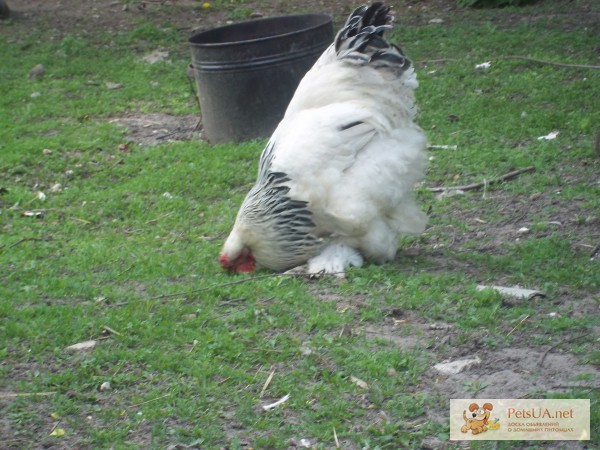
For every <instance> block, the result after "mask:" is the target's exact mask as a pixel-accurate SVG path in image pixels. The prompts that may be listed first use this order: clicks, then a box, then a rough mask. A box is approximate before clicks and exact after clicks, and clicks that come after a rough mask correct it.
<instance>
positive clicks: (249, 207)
mask: <svg viewBox="0 0 600 450" xmlns="http://www.w3.org/2000/svg"><path fill="white" fill-rule="evenodd" d="M274 148H275V141H274V140H273V139H272V140H271V141H269V143H268V144H267V146H266V147H265V149H264V151H263V153H262V155H261V158H260V161H259V170H258V179H257V181H256V183H255V185H254V186H253V187H252V189H251V190H250V192H249V193H248V195H247V196H246V199H245V200H244V203H243V204H242V207H241V212H242V214H243V218H244V220H245V221H247V222H249V223H251V224H252V225H253V226H255V227H258V229H262V230H264V231H265V236H272V237H274V242H272V243H270V244H271V246H272V248H273V253H274V254H277V255H279V257H280V258H282V259H286V260H289V261H290V264H292V262H295V261H297V260H298V259H308V257H310V256H312V255H313V254H314V253H315V251H316V250H315V249H318V248H320V246H321V240H320V239H319V238H317V237H316V236H315V235H314V234H313V231H314V228H315V224H314V222H313V220H312V212H311V211H310V209H309V205H308V202H306V201H302V200H295V199H292V198H291V197H290V196H289V195H288V194H289V191H290V187H289V182H290V179H289V177H288V176H287V174H285V173H283V172H275V171H272V170H271V163H272V161H273V155H274ZM282 265H284V266H285V265H287V264H286V263H285V262H282Z"/></svg>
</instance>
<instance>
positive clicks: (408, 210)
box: [224, 45, 427, 272]
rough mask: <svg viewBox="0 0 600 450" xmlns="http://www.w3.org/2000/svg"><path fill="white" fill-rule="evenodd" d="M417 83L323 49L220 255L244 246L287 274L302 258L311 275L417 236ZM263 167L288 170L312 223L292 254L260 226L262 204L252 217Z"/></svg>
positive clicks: (390, 252)
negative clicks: (301, 244)
mask: <svg viewBox="0 0 600 450" xmlns="http://www.w3.org/2000/svg"><path fill="white" fill-rule="evenodd" d="M417 86H418V83H417V79H416V75H415V73H414V70H413V68H412V67H408V69H406V68H402V69H400V68H397V67H394V66H389V67H388V66H386V65H385V64H384V65H377V64H365V63H362V62H360V61H359V62H355V61H352V60H348V59H342V58H340V57H339V51H338V52H336V49H335V47H334V45H332V46H331V47H330V48H329V49H328V50H326V51H325V53H324V54H323V55H322V56H321V57H320V58H319V60H318V61H317V62H316V64H315V65H314V66H313V68H312V69H311V70H310V71H309V72H308V73H307V74H306V76H305V77H304V79H303V80H302V82H301V83H300V85H299V87H298V89H297V91H296V93H295V94H294V97H293V99H292V101H291V102H290V105H289V107H288V109H287V111H286V114H285V116H284V118H283V120H282V121H281V123H280V124H279V126H278V127H277V129H276V131H275V132H274V134H273V136H272V138H271V141H270V143H269V146H267V148H266V149H265V152H264V154H263V156H262V159H261V170H260V171H259V180H258V181H257V186H258V187H257V186H255V188H254V190H253V191H251V193H250V194H249V198H250V197H253V198H252V201H250V200H249V199H248V198H247V199H246V201H245V202H244V204H243V205H242V208H241V209H240V212H239V213H238V218H237V220H236V224H235V226H234V229H233V231H232V233H231V236H230V237H229V239H228V241H227V242H226V244H225V247H224V252H233V253H235V252H237V251H238V248H237V247H239V246H240V245H243V246H245V247H247V248H250V249H251V250H252V253H253V255H254V257H255V258H256V261H257V262H258V264H259V265H262V266H265V267H268V268H271V269H274V270H285V269H289V268H290V267H292V266H294V265H298V264H303V263H306V262H308V269H309V271H311V272H319V271H325V272H340V271H341V272H343V270H344V269H345V268H346V267H348V266H349V265H360V264H361V263H362V258H361V255H362V256H364V257H365V258H367V259H371V260H374V261H376V262H383V261H387V260H390V259H392V258H393V257H394V255H395V253H396V249H397V246H398V237H399V235H401V234H407V233H420V232H422V231H423V230H424V228H425V224H426V215H425V214H424V213H423V212H422V211H421V210H420V209H419V207H418V206H417V205H416V203H415V201H414V198H413V195H412V189H413V186H414V184H415V183H416V182H418V181H419V180H421V179H422V178H423V176H424V171H425V166H426V161H427V158H426V155H425V153H424V149H425V147H426V137H425V135H424V133H423V131H422V130H421V129H420V128H419V127H418V126H417V125H415V124H414V122H413V119H414V116H415V113H416V108H415V104H414V96H413V91H414V89H415V88H416V87H417ZM267 169H268V171H269V172H274V173H283V174H285V175H286V176H287V180H286V181H285V183H284V185H285V187H287V188H289V191H288V192H287V197H289V198H290V199H292V200H297V201H301V202H306V205H307V208H308V210H309V211H310V214H311V217H312V222H313V225H314V226H312V227H310V229H309V230H305V231H307V232H308V233H310V235H312V236H314V237H316V238H318V240H316V241H315V242H314V243H313V244H312V245H306V248H302V250H301V251H299V252H296V253H294V255H293V257H291V258H290V257H289V255H285V254H284V253H285V249H284V248H282V246H281V245H280V244H279V242H280V240H281V239H285V236H283V237H282V236H274V235H272V233H275V234H276V233H278V231H277V230H276V229H275V228H276V227H275V228H273V227H269V226H268V225H266V226H265V220H268V219H265V218H268V215H269V214H270V213H272V212H270V211H269V210H268V208H269V207H270V206H269V205H267V203H265V205H264V208H265V210H264V217H262V216H261V220H260V221H259V222H260V224H261V225H258V224H257V221H256V217H257V214H258V215H260V213H257V209H260V198H259V197H260V191H261V189H260V186H259V185H261V183H262V184H263V185H264V179H263V180H261V177H262V178H264V177H265V174H266V171H267ZM253 192H254V193H253ZM249 210H251V213H249V212H248V211H249ZM275 219H276V218H275V217H273V220H275ZM359 253H360V254H359Z"/></svg>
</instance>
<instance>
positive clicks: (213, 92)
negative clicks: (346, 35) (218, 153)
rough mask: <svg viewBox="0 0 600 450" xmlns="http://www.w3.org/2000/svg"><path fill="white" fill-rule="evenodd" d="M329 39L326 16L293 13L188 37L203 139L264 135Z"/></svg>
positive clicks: (276, 122) (328, 43)
mask: <svg viewBox="0 0 600 450" xmlns="http://www.w3.org/2000/svg"><path fill="white" fill-rule="evenodd" d="M332 41H333V27H332V24H331V17H329V16H327V15H322V14H299V15H292V16H283V17H273V18H268V19H259V20H251V21H248V22H241V23H237V24H233V25H227V26H224V27H219V28H214V29H212V30H209V31H205V32H202V33H198V34H195V35H194V36H192V37H191V38H190V39H189V43H190V46H191V50H192V66H193V68H194V75H195V79H196V83H197V85H198V97H199V99H200V108H201V112H202V123H203V126H204V134H205V138H206V139H207V140H208V141H209V142H211V143H220V142H229V141H235V142H239V141H244V140H248V139H253V138H257V137H268V136H270V135H271V133H272V132H273V130H275V127H276V126H277V124H278V123H279V121H280V120H281V118H282V117H283V114H284V112H285V109H286V108H287V105H288V103H289V102H290V100H291V98H292V96H293V95H294V91H295V90H296V88H297V87H298V83H299V82H300V80H301V79H302V77H303V76H304V74H305V73H306V72H307V71H308V70H309V69H310V68H311V66H312V65H313V64H314V63H315V61H316V60H317V59H318V57H319V56H320V55H321V53H323V51H324V50H325V49H326V48H327V47H328V46H329V45H330V44H331V42H332Z"/></svg>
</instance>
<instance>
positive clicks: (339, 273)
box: [286, 243, 363, 278]
mask: <svg viewBox="0 0 600 450" xmlns="http://www.w3.org/2000/svg"><path fill="white" fill-rule="evenodd" d="M362 264H363V258H362V256H361V255H360V253H358V252H357V251H356V250H354V249H353V248H352V247H348V246H347V245H344V244H339V243H334V244H330V245H328V246H327V247H325V248H324V249H323V251H322V252H321V253H320V254H319V255H317V256H315V257H314V258H311V259H309V260H308V263H307V264H304V265H302V266H298V267H295V268H293V269H290V270H288V271H287V272H286V274H288V275H310V276H311V278H318V277H320V276H322V275H333V276H335V277H337V278H345V277H346V273H345V271H346V269H347V268H348V267H351V266H356V267H360V266H362Z"/></svg>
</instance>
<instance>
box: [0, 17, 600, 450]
mask: <svg viewBox="0 0 600 450" xmlns="http://www.w3.org/2000/svg"><path fill="white" fill-rule="evenodd" d="M553 7H554V8H558V6H552V5H550V6H543V5H542V6H540V7H539V8H540V9H541V10H542V11H545V12H548V17H549V18H547V19H540V20H538V21H533V22H531V23H529V24H528V25H527V26H525V25H518V24H517V25H514V26H511V27H508V26H503V25H498V24H494V23H493V22H492V21H491V19H490V18H491V16H490V14H491V13H490V12H489V11H470V12H464V11H461V12H460V13H457V14H458V16H457V17H458V19H457V20H455V21H453V20H449V21H448V23H447V24H444V25H442V26H439V25H426V26H420V27H416V26H406V27H401V28H399V29H398V30H397V31H396V32H395V34H394V39H395V40H396V41H397V42H399V43H401V44H402V46H403V48H404V49H405V51H406V53H407V54H408V55H409V57H410V58H411V59H412V60H413V61H414V62H415V64H416V66H417V69H418V72H419V79H420V82H421V87H420V89H419V91H418V100H419V107H420V110H421V113H420V116H419V123H420V124H421V125H422V126H423V128H424V129H425V130H426V132H427V134H428V136H429V138H430V141H431V143H433V144H439V145H457V146H458V149H457V150H432V152H431V156H432V157H433V159H432V161H431V164H430V168H429V172H428V175H427V179H426V181H425V184H426V185H427V186H436V185H453V184H468V183H471V182H478V181H481V180H482V179H483V178H487V179H490V178H493V177H497V176H499V175H502V174H504V173H506V172H508V171H510V170H512V169H514V168H521V167H525V166H534V167H535V168H536V171H535V172H533V173H530V174H525V175H522V176H521V177H519V178H517V179H514V180H511V181H509V182H506V183H502V184H498V185H494V186H489V187H488V188H487V189H486V192H485V195H484V193H483V192H482V191H481V190H478V191H473V192H467V193H466V194H465V195H459V196H454V197H448V198H446V199H444V200H437V199H436V198H435V196H434V194H433V193H431V192H429V191H427V190H426V189H425V186H423V187H421V188H420V189H419V190H418V196H419V200H420V201H421V202H422V204H423V206H424V209H427V208H430V209H431V220H430V229H429V230H428V231H427V232H426V233H425V234H424V235H423V236H419V237H414V238H407V239H405V240H404V242H403V244H404V247H412V248H413V249H417V250H418V252H417V253H418V255H417V256H415V257H411V256H407V255H404V254H401V255H399V257H398V259H397V261H395V262H394V263H390V264H386V265H384V266H375V265H367V266H365V267H364V268H361V269H355V270H351V271H350V273H349V274H348V279H347V281H345V282H341V283H338V282H336V281H333V280H330V279H324V280H320V281H316V282H309V281H306V280H298V279H292V278H288V277H277V276H265V277H259V278H257V279H255V280H253V279H250V278H249V277H248V276H245V275H244V276H239V277H236V278H230V277H229V276H227V275H226V274H225V273H223V272H222V271H221V270H220V268H219V266H218V264H217V263H216V257H217V255H218V252H219V249H220V246H221V245H222V242H223V239H224V238H225V237H226V236H227V233H228V232H229V230H230V228H231V225H232V223H233V220H234V218H235V214H236V212H237V208H238V206H239V204H240V202H241V200H242V198H243V196H244V194H245V192H246V191H247V190H248V188H249V187H250V186H251V184H252V182H253V179H254V176H255V170H256V164H257V159H258V155H259V154H260V151H261V149H262V145H264V141H256V142H248V143H244V144H241V145H219V146H215V147H211V146H208V145H206V144H204V143H200V142H182V143H166V144H163V145H160V146H158V147H154V148H140V147H139V146H136V145H134V144H129V145H128V146H127V147H123V146H122V145H121V144H126V137H125V134H124V131H123V129H122V128H119V127H117V126H116V125H115V124H113V123H112V122H111V121H110V119H111V118H113V117H116V116H120V115H123V114H126V113H138V114H141V113H148V112H165V113H169V114H175V115H183V114H195V113H196V103H195V98H194V95H193V93H192V92H191V90H190V86H189V83H188V80H187V79H186V75H185V67H186V65H187V64H188V62H189V61H188V60H189V55H188V53H187V49H186V48H185V37H186V36H183V35H181V34H180V32H178V31H177V29H176V28H174V27H170V26H164V25H161V26H160V27H158V26H155V25H152V24H148V23H146V24H140V25H138V26H136V27H135V28H134V29H133V30H132V31H130V32H127V33H121V34H116V35H105V34H103V33H97V34H94V35H93V38H92V37H91V36H89V35H84V34H78V33H76V32H73V34H70V35H67V36H65V37H63V38H61V39H58V40H54V41H53V40H47V39H43V35H40V36H33V35H25V34H22V35H21V34H17V35H12V34H11V27H12V25H11V24H10V23H8V24H7V25H3V28H2V29H0V60H1V61H2V62H3V63H2V64H3V68H2V71H0V110H1V111H2V112H1V114H0V392H4V393H36V392H38V393H39V392H49V391H50V392H53V393H54V394H52V395H48V396H43V397H27V396H23V397H17V398H8V397H0V405H1V407H2V409H3V410H4V411H5V412H4V413H3V419H2V420H3V422H2V423H1V424H0V427H2V428H0V429H1V430H2V434H3V435H4V436H3V438H1V439H5V440H7V441H8V440H11V441H10V444H11V445H16V446H17V447H18V448H33V447H36V446H37V443H39V442H44V441H47V440H51V439H52V438H49V437H48V434H49V433H50V430H51V428H52V425H53V424H55V423H59V425H60V428H62V429H64V430H65V432H66V437H65V438H64V439H68V440H67V441H64V442H69V443H71V444H72V446H79V447H90V448H109V447H111V446H112V447H114V448H140V447H144V448H164V447H167V446H168V445H172V444H176V443H181V444H185V445H192V444H194V445H197V446H199V447H201V448H218V447H225V446H227V447H228V448H243V447H244V446H246V445H249V446H252V447H254V448H288V447H289V443H290V439H297V440H299V439H302V438H306V439H310V440H311V442H313V443H315V442H316V443H317V444H316V445H317V447H318V448H332V447H333V446H334V438H333V430H335V433H336V434H337V436H338V438H339V440H340V442H341V443H342V447H343V448H346V447H347V448H399V447H412V448H419V447H420V445H421V441H422V439H423V438H425V437H427V436H437V437H439V438H440V439H442V440H444V439H447V435H448V426H447V424H446V422H443V421H442V422H435V421H429V420H426V419H425V417H426V415H425V414H426V412H427V411H428V410H431V409H434V410H438V411H442V412H443V411H445V408H446V405H447V400H448V399H447V398H444V397H440V396H439V395H436V394H435V392H434V391H433V390H431V389H430V388H422V386H423V383H425V381H424V380H425V379H426V374H427V372H429V371H431V369H430V367H431V365H432V363H435V362H437V360H438V359H439V358H441V357H442V356H443V355H444V354H445V352H447V351H449V350H450V348H449V346H450V344H446V345H445V346H442V347H440V348H439V349H438V350H436V351H437V353H433V352H432V351H430V350H428V349H427V345H426V343H425V342H423V343H420V345H417V346H416V347H415V348H414V349H399V347H398V346H397V345H395V344H393V343H392V342H390V341H389V340H386V339H371V338H369V337H368V334H367V333H365V332H364V330H365V328H366V327H379V326H382V325H385V324H389V323H390V321H391V320H392V319H391V318H392V317H395V315H396V314H397V312H398V311H400V312H403V313H405V314H408V317H410V320H409V322H411V321H412V322H415V323H425V324H427V323H438V322H443V323H447V324H450V325H451V326H452V327H453V330H454V331H453V335H454V337H455V340H454V344H455V345H461V343H466V342H468V339H469V336H471V335H473V334H477V333H482V329H485V336H483V342H484V348H485V349H487V350H489V351H493V350H494V349H498V348H503V347H509V346H523V345H534V346H537V347H538V348H539V349H540V351H544V350H545V349H546V348H547V346H548V345H555V344H560V343H561V342H563V341H564V343H565V345H563V346H562V347H561V349H562V350H564V351H571V352H572V353H573V354H575V355H576V356H577V357H578V358H579V360H580V361H581V362H582V363H589V364H593V365H595V366H596V367H597V366H598V365H599V364H600V355H599V354H598V351H597V350H595V348H594V341H595V340H597V327H596V328H594V327H595V325H596V323H597V317H598V316H597V307H598V302H600V297H599V296H598V292H599V291H600V268H599V266H598V259H597V258H596V259H594V260H590V257H589V255H590V252H591V248H590V246H591V247H593V246H594V245H596V244H597V242H598V233H597V227H596V228H594V226H593V224H594V223H596V224H597V223H598V220H600V200H599V199H600V185H599V184H598V179H597V178H598V173H599V160H598V158H597V157H596V156H595V150H594V148H593V140H594V139H595V136H596V133H597V131H598V130H597V127H598V124H599V123H600V111H599V110H598V108H597V95H595V93H596V94H597V93H598V92H600V72H598V71H597V70H586V69H575V68H561V67H556V66H552V65H547V64H537V63H533V62H528V61H524V60H518V59H510V58H503V57H506V56H511V55H521V56H529V57H533V58H537V59H542V60H547V61H555V62H562V63H570V64H590V62H593V61H595V58H596V54H595V50H594V46H593V44H592V42H593V40H594V39H593V38H594V34H593V29H591V28H585V27H581V28H578V27H575V28H569V29H566V28H565V27H564V26H563V25H562V24H561V22H560V20H559V18H553V16H552V14H551V13H552V12H553V11H554V10H553V9H552V8H553ZM543 8H548V11H546V10H544V9H543ZM235 11H245V10H242V9H239V10H234V11H233V12H232V14H234V13H235ZM525 11H527V10H525ZM514 12H515V10H514V9H510V8H509V9H506V10H501V11H494V14H506V15H508V14H510V13H514ZM244 14H245V13H244ZM236 18H237V17H236ZM465 42H468V43H469V45H468V46H465ZM155 48H161V49H167V50H168V51H169V58H168V61H165V62H160V63H157V64H154V65H148V64H146V63H144V62H143V61H142V60H141V56H143V55H144V54H145V53H147V52H149V51H151V50H153V49H155ZM433 60H436V61H437V60H444V61H437V62H434V61H433ZM484 61H492V65H491V67H490V68H489V69H487V70H484V69H475V65H476V64H479V63H481V62H484ZM38 63H42V64H44V66H45V70H46V73H45V75H44V77H43V78H42V79H40V80H29V79H28V78H27V74H28V72H29V70H30V69H31V68H32V67H33V66H34V65H36V64H38ZM106 83H119V84H122V87H121V88H120V89H108V88H107V85H106ZM34 93H36V94H35V95H33V96H32V94H34ZM456 119H458V120H456ZM553 130H558V131H559V132H560V134H559V136H558V138H557V139H556V140H554V141H540V140H538V139H537V137H539V136H542V135H546V134H548V133H549V132H551V131H553ZM44 149H49V150H51V153H49V152H46V153H44ZM48 153H49V154H48ZM57 184H60V189H56V192H52V187H53V186H56V185H57ZM39 191H41V192H44V193H45V194H46V199H45V200H41V199H39V198H38V197H37V192H39ZM165 193H169V194H170V195H165ZM536 193H537V194H541V195H542V199H543V201H544V203H543V205H542V206H540V207H535V206H533V207H534V210H533V212H532V213H530V214H525V213H524V211H526V210H527V205H528V204H529V202H530V201H531V200H530V198H531V196H532V195H533V194H536ZM27 211H30V212H37V213H39V216H38V217H31V216H28V215H25V214H24V213H26V212H27ZM515 211H517V212H518V214H525V219H523V221H524V223H526V225H527V226H528V227H529V228H530V229H531V232H530V233H528V234H526V235H523V236H520V237H519V236H517V235H514V234H513V235H510V234H504V235H502V237H501V239H500V242H497V238H498V235H497V234H496V232H500V231H502V232H506V228H507V227H508V228H510V227H509V225H510V226H512V227H513V228H514V229H515V230H516V229H518V228H519V227H520V226H522V223H521V222H523V221H521V222H520V221H516V222H514V223H513V222H511V220H512V218H513V217H514V215H515ZM594 218H595V219H594ZM474 219H479V221H480V222H477V221H474ZM594 220H596V222H594ZM555 221H560V222H562V225H561V226H557V225H553V224H551V223H550V222H555ZM483 223H485V226H484V225H483ZM590 224H591V225H590ZM478 232H479V233H483V234H482V235H481V234H479V235H478ZM486 233H487V234H486ZM490 233H491V234H490ZM517 238H518V239H517ZM486 248H487V249H488V250H485V249H486ZM258 275H268V272H259V274H258ZM482 283H483V284H486V283H487V284H498V283H504V284H505V285H517V284H518V285H521V286H523V287H533V288H538V289H541V290H543V291H544V292H545V293H546V295H547V297H546V298H545V299H539V298H535V299H532V300H530V301H525V302H521V303H518V304H516V305H507V304H506V303H505V302H504V300H503V299H502V298H501V297H500V296H499V295H498V294H496V293H494V292H490V291H483V292H479V291H477V290H476V289H475V286H476V285H477V284H482ZM584 299H587V303H584V304H585V305H586V306H585V307H586V308H588V309H586V310H585V312H584V313H583V314H582V313H581V312H580V311H579V310H578V304H579V302H580V301H581V302H583V300H584ZM594 304H595V308H596V309H592V307H591V306H590V305H594ZM556 311H558V312H559V314H558V316H557V318H556V319H555V320H548V319H547V318H548V317H549V316H548V314H549V313H553V312H556ZM594 311H595V313H594ZM525 316H529V319H528V320H527V321H526V322H525V324H524V325H521V326H520V327H519V326H518V324H519V322H520V321H521V320H522V319H523V317H525ZM515 326H517V328H516V331H514V332H511V330H513V328H515ZM105 327H110V329H112V330H115V331H117V333H112V332H110V331H108V332H107V331H106V328H105ZM419 332H420V331H419V330H417V329H415V330H414V333H416V334H417V335H418V333H419ZM421 332H422V331H421ZM412 333H413V332H411V331H410V330H409V331H408V332H407V335H410V334H412ZM585 334H588V335H590V337H589V339H587V340H584V341H576V340H575V341H569V340H570V339H572V338H574V337H577V336H579V335H585ZM530 337H531V338H532V341H533V344H532V342H531V340H530ZM425 338H427V337H425ZM87 339H99V341H98V345H97V347H96V348H95V349H94V350H93V351H88V352H81V353H72V352H68V351H66V350H65V348H66V347H67V346H69V345H71V344H74V343H77V342H81V341H84V340H87ZM427 339H429V338H427ZM271 373H274V375H273V377H272V380H271V382H270V383H269V384H268V386H267V387H266V389H265V390H264V394H263V395H262V396H261V391H262V390H263V387H264V386H265V383H266V381H267V379H268V378H269V375H270V374H271ZM352 377H356V378H359V379H361V380H363V381H365V382H366V383H367V388H366V389H363V388H361V387H359V386H357V385H356V384H355V383H354V382H352ZM592 378H593V374H590V375H589V376H583V378H582V377H581V376H580V379H582V380H583V381H584V382H586V381H590V382H593V379H592ZM105 381H108V382H110V384H111V386H112V390H109V391H100V390H99V386H100V385H101V384H102V383H103V382H105ZM465 389H466V392H477V391H478V390H479V389H481V386H479V385H477V384H474V383H473V381H472V380H467V381H466V384H465ZM532 389H533V388H532ZM288 393H291V397H290V399H289V401H288V402H287V403H286V405H285V407H283V408H276V409H274V410H272V411H269V412H265V411H262V409H261V405H263V404H265V403H269V402H272V401H275V400H277V399H279V398H281V397H282V396H284V395H286V394H288ZM537 395H539V396H555V395H557V394H556V393H555V392H538V393H537ZM563 395H564V394H563ZM566 395H567V396H570V397H575V398H577V397H582V398H591V399H592V408H593V411H592V412H593V415H592V428H593V430H594V432H593V439H594V442H595V444H596V445H598V444H599V441H598V437H599V433H600V429H599V427H600V417H599V412H598V411H599V409H598V391H597V389H591V390H589V389H588V390H583V391H582V390H580V389H577V388H573V389H571V390H569V392H568V393H567V394H566ZM51 415H52V416H51ZM415 424H418V425H417V426H415ZM56 439H58V438H56ZM59 442H60V441H59ZM511 445H514V443H511ZM0 446H1V445H0ZM15 448H16V447H15ZM479 448H487V447H479ZM498 448H512V447H510V446H508V445H506V446H504V445H502V444H499V445H498Z"/></svg>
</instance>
